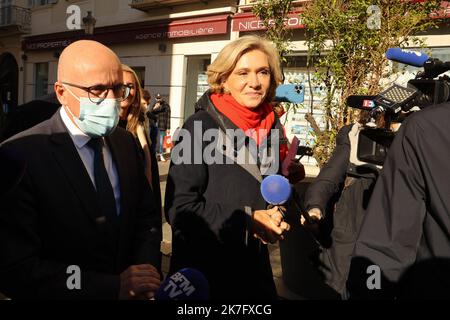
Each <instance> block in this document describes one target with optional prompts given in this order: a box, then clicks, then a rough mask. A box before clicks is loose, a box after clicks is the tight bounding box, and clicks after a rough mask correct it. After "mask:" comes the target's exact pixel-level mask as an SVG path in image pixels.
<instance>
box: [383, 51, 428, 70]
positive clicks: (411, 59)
mask: <svg viewBox="0 0 450 320" xmlns="http://www.w3.org/2000/svg"><path fill="white" fill-rule="evenodd" d="M386 58H387V59H389V60H392V61H396V62H400V63H404V64H407V65H410V66H414V67H419V68H420V67H423V65H424V64H425V62H426V61H427V60H428V59H429V57H428V56H427V55H426V54H425V53H423V52H418V51H410V50H405V49H400V48H390V49H388V50H387V51H386Z"/></svg>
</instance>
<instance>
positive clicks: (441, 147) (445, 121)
mask: <svg viewBox="0 0 450 320" xmlns="http://www.w3.org/2000/svg"><path fill="white" fill-rule="evenodd" d="M449 124H450V105H449V103H445V104H441V105H436V106H432V107H428V108H426V109H425V110H422V111H420V112H418V113H415V114H413V115H412V116H410V117H409V118H408V119H407V120H406V121H405V122H404V123H403V124H402V127H401V128H400V130H399V133H398V134H397V136H396V138H395V139H394V141H393V144H392V145H391V148H390V149H389V153H388V156H387V158H386V161H385V163H384V168H383V170H382V172H381V174H380V177H379V178H378V181H377V183H376V185H375V188H374V191H373V194H372V197H371V200H370V203H369V206H368V208H367V210H366V214H365V217H364V221H363V223H362V226H361V230H360V234H359V236H358V239H357V242H356V244H355V250H354V253H353V258H352V263H351V267H350V273H349V278H348V282H347V289H348V292H349V294H350V298H395V297H396V298H419V297H422V298H423V297H426V298H443V297H446V298H449V296H450V290H449V289H450V277H449V270H450V269H449V266H450V264H449V261H450V260H449V258H450V197H449V194H450V164H449V160H450V126H449ZM371 265H375V266H372V267H370V266H371ZM369 267H370V268H369ZM378 267H379V269H378ZM377 269H378V273H380V271H381V273H380V274H381V277H378V275H377V274H376V273H377ZM372 275H373V277H372V278H370V279H369V277H371V276H372ZM378 278H379V279H378Z"/></svg>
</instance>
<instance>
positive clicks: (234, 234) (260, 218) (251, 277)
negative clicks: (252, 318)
mask: <svg viewBox="0 0 450 320" xmlns="http://www.w3.org/2000/svg"><path fill="white" fill-rule="evenodd" d="M280 81H281V70H280V65H279V60H278V53H277V51H276V49H275V47H274V46H273V45H272V44H271V43H270V42H268V41H266V40H263V39H261V38H259V37H256V36H246V37H242V38H239V39H238V40H235V41H233V42H231V43H229V44H228V45H227V46H226V47H224V48H223V50H222V51H221V52H220V53H219V55H218V56H217V58H216V60H215V61H214V62H213V63H212V64H211V65H210V66H209V67H208V83H209V85H210V90H209V91H208V92H206V93H205V94H204V95H203V96H202V97H201V98H200V100H199V101H198V102H197V104H196V109H197V112H196V113H195V114H194V115H193V116H191V117H190V118H189V119H187V120H186V122H185V123H184V125H183V130H182V133H183V141H182V142H183V143H182V144H185V145H190V146H192V150H190V151H191V152H186V154H190V155H188V156H187V157H188V159H187V160H188V161H185V162H181V163H180V161H177V160H178V159H177V158H176V157H177V152H173V151H172V163H171V166H170V170H169V177H168V179H167V187H166V198H165V200H166V205H165V208H166V212H167V213H168V215H169V218H170V223H171V225H172V237H173V238H172V257H171V265H170V271H169V273H172V272H175V271H177V270H178V269H180V268H184V267H191V268H196V269H198V270H199V271H201V272H202V273H203V274H204V275H205V276H206V278H207V279H208V282H209V285H210V292H211V299H215V300H216V299H220V300H222V299H237V300H244V299H245V300H249V299H276V298H277V294H276V289H275V284H274V282H273V275H272V270H271V266H270V261H269V253H268V250H267V246H266V243H267V242H276V241H278V239H282V238H283V233H284V232H285V231H287V229H288V228H289V226H288V225H287V223H286V222H284V221H282V216H281V214H280V213H279V211H278V210H277V208H276V207H275V208H274V209H270V210H266V208H267V204H266V202H265V201H264V199H263V197H262V196H261V192H260V187H261V181H262V178H263V175H264V174H265V173H264V170H263V168H261V167H260V166H258V165H257V164H255V163H253V164H251V163H245V164H242V163H238V162H237V161H234V160H233V161H234V162H233V163H229V164H228V163H227V164H225V163H226V161H218V162H214V163H207V161H206V160H205V159H204V158H203V159H201V160H202V161H201V163H199V162H198V161H196V160H198V159H195V153H196V149H200V148H196V147H195V146H201V148H202V150H201V152H202V155H204V154H205V153H207V152H204V151H205V150H206V143H204V140H203V139H202V135H198V134H197V135H196V134H195V130H194V127H200V128H202V130H203V131H205V132H206V131H207V130H209V132H212V131H214V130H216V131H217V130H219V131H220V132H229V131H230V130H231V131H233V132H236V133H238V131H239V132H240V133H242V134H243V133H246V137H245V141H247V142H246V143H248V144H250V143H253V144H254V145H257V146H264V145H267V144H268V141H269V140H271V141H272V140H274V143H273V144H271V145H270V146H269V148H270V151H271V153H270V154H276V153H278V152H279V151H280V150H279V145H280V144H283V143H286V142H283V141H282V140H284V141H285V139H284V134H283V130H282V127H281V124H280V122H279V120H278V118H277V117H275V114H274V112H273V111H272V106H271V105H270V102H271V101H272V99H273V97H274V95H275V89H276V87H277V85H278V84H279V83H280ZM259 129H261V130H259ZM187 133H189V134H187ZM226 134H228V133H226ZM272 134H273V136H274V137H275V138H273V139H272ZM241 136H242V135H241ZM189 138H191V139H193V140H192V141H191V143H186V141H185V139H189ZM241 141H244V139H243V140H241ZM250 141H251V142H250ZM180 145H181V144H180ZM176 147H177V146H175V148H176ZM223 147H225V146H222V147H220V146H217V148H215V149H214V150H226V147H225V149H224V148H223ZM234 147H235V146H233V149H234ZM175 148H174V150H175ZM230 149H231V148H230ZM188 151H189V150H188ZM230 151H231V150H230ZM217 152H218V154H220V153H219V152H223V151H217ZM231 153H232V151H231ZM190 156H191V157H193V158H192V159H189V157H190ZM200 156H201V155H200ZM280 156H281V155H280ZM220 157H221V160H224V159H223V157H225V155H224V154H223V153H222V154H220ZM258 158H259V156H258ZM277 159H278V157H277ZM258 160H261V159H258ZM275 161H277V160H275ZM258 162H259V163H261V161H258ZM274 167H279V163H275V165H274ZM253 235H254V236H255V237H253ZM256 237H257V238H259V239H261V241H260V240H259V239H257V238H256Z"/></svg>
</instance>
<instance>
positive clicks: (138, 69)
mask: <svg viewBox="0 0 450 320" xmlns="http://www.w3.org/2000/svg"><path fill="white" fill-rule="evenodd" d="M131 68H132V69H133V70H134V72H136V75H137V76H138V79H139V82H140V83H141V87H142V88H145V67H131Z"/></svg>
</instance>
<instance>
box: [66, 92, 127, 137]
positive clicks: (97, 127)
mask: <svg viewBox="0 0 450 320" xmlns="http://www.w3.org/2000/svg"><path fill="white" fill-rule="evenodd" d="M65 88H66V89H67V91H69V92H70V94H71V95H72V96H73V97H74V98H75V99H77V100H78V101H80V116H79V118H77V117H75V116H74V115H73V113H72V112H71V111H70V109H69V108H68V107H67V108H66V109H67V110H68V111H69V113H70V114H71V115H72V117H73V119H74V121H75V123H76V124H77V126H78V127H79V128H80V130H81V131H83V132H84V133H85V134H87V135H88V136H90V137H92V138H98V137H105V136H108V135H110V134H111V133H112V132H113V131H114V129H116V127H117V124H118V123H119V109H120V101H119V100H118V99H104V100H102V101H101V102H100V103H95V102H92V101H91V100H90V99H89V98H86V97H81V98H79V97H77V96H76V95H75V94H74V93H73V92H72V91H71V90H70V89H69V88H67V87H65Z"/></svg>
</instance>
